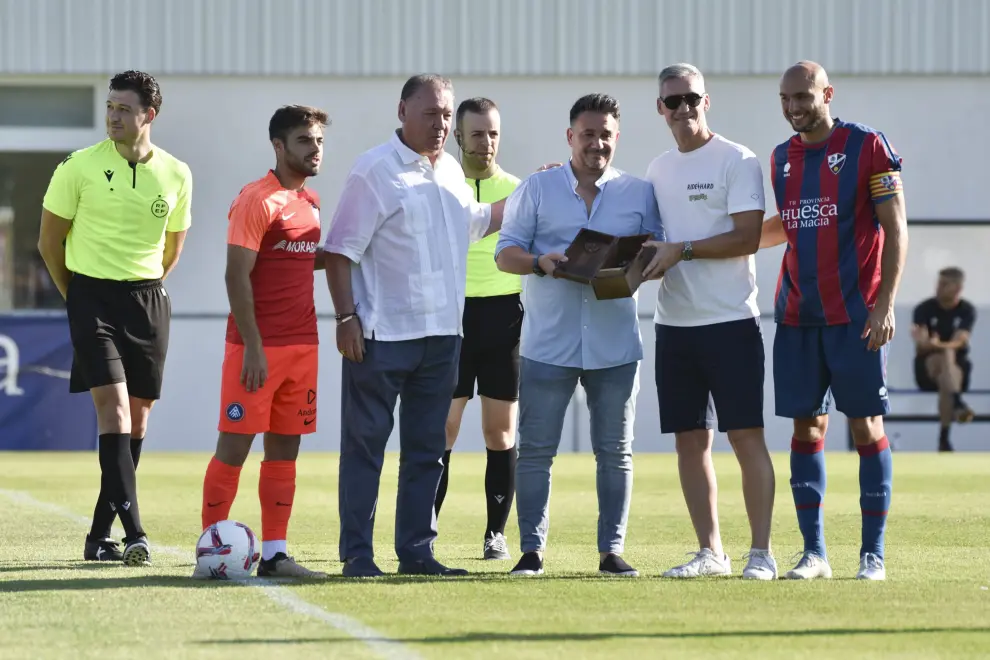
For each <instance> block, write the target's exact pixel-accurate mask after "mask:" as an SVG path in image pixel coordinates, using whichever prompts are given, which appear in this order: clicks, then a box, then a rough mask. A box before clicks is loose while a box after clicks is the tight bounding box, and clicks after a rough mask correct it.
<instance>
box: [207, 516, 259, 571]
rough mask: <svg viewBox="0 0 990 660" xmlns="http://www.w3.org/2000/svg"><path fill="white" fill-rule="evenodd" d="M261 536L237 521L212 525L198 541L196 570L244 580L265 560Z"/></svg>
mask: <svg viewBox="0 0 990 660" xmlns="http://www.w3.org/2000/svg"><path fill="white" fill-rule="evenodd" d="M259 546H260V544H259V543H258V539H257V537H256V536H255V535H254V532H252V531H251V529H250V528H249V527H248V526H247V525H245V524H244V523H239V522H237V521H235V520H221V521H220V522H218V523H215V524H213V525H210V526H209V527H207V528H206V529H205V530H203V533H202V534H201V535H200V537H199V541H197V542H196V572H197V573H198V574H200V575H202V576H204V577H206V576H209V577H211V578H213V579H215V580H242V579H244V578H246V577H249V576H250V575H251V572H252V571H254V567H255V566H257V565H258V560H259V559H261V553H260V552H259V549H260V548H259Z"/></svg>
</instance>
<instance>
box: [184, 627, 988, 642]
mask: <svg viewBox="0 0 990 660" xmlns="http://www.w3.org/2000/svg"><path fill="white" fill-rule="evenodd" d="M943 633H976V634H980V635H986V634H990V628H957V627H945V628H936V627H933V628H820V629H814V630H719V631H706V632H641V633H636V632H599V633H582V632H574V633H500V632H473V633H464V634H460V635H438V636H425V637H396V638H361V639H355V638H350V637H346V638H334V637H325V638H321V637H305V638H296V639H207V640H197V641H194V642H190V644H200V645H232V646H236V645H245V644H340V643H346V644H353V643H369V642H370V643H384V644H389V643H391V644H471V643H477V642H600V641H608V640H632V639H719V638H721V639H731V638H753V637H816V636H821V637H826V636H833V635H918V634H943Z"/></svg>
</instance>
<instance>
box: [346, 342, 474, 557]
mask: <svg viewBox="0 0 990 660" xmlns="http://www.w3.org/2000/svg"><path fill="white" fill-rule="evenodd" d="M460 348H461V338H460V337H458V336H456V335H451V336H439V337H426V338H423V339H412V340H409V341H377V340H365V353H364V361H363V362H361V363H356V362H352V361H350V360H346V359H345V360H344V367H343V373H342V377H341V378H342V383H341V399H340V405H341V434H340V472H339V486H338V495H339V502H338V507H339V513H340V560H341V561H345V560H347V559H350V558H353V557H374V538H373V537H374V527H375V510H376V509H377V507H378V486H379V481H380V479H381V472H382V463H383V462H384V460H385V445H386V444H387V442H388V438H389V436H390V435H391V433H392V429H393V427H394V425H395V417H394V411H395V403H396V399H397V398H399V399H400V401H401V403H400V405H399V492H398V497H397V501H396V509H395V554H396V555H397V556H398V558H399V560H400V561H415V560H419V559H426V558H429V557H432V556H433V542H434V541H435V540H436V538H437V518H436V514H435V512H434V509H433V503H434V501H435V500H436V496H437V488H438V487H439V485H440V476H441V474H442V472H443V454H444V450H445V449H446V446H447V435H446V431H445V427H446V423H447V413H448V412H449V411H450V401H451V398H452V397H453V394H454V387H455V386H456V384H457V366H458V359H459V355H460Z"/></svg>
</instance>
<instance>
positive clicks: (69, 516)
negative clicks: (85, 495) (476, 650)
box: [0, 489, 419, 660]
mask: <svg viewBox="0 0 990 660" xmlns="http://www.w3.org/2000/svg"><path fill="white" fill-rule="evenodd" d="M0 496H3V497H5V498H7V499H8V500H10V501H12V502H14V503H15V504H20V505H22V506H26V507H30V508H32V509H37V510H39V511H45V512H47V513H50V514H52V515H55V516H58V517H60V518H64V519H66V520H71V521H72V522H74V523H77V524H80V525H84V526H86V527H88V526H89V525H90V523H91V522H92V521H90V520H89V519H88V518H86V517H85V516H80V515H79V514H77V513H74V512H73V511H70V510H69V509H65V508H63V507H60V506H58V505H56V504H51V503H50V502H42V501H41V500H39V499H36V498H34V497H32V496H31V495H30V494H29V493H26V492H24V491H16V490H4V489H0ZM115 533H116V534H117V535H120V534H121V531H120V530H115ZM151 549H152V550H153V551H154V552H157V553H160V554H163V555H170V556H172V557H178V558H180V559H185V560H191V559H192V557H191V554H192V553H191V552H189V551H186V550H181V549H180V548H173V547H169V546H166V545H158V544H155V543H152V544H151ZM189 579H190V580H191V579H192V578H189ZM239 582H240V583H241V584H244V585H247V586H250V587H254V588H256V589H260V590H261V592H262V593H263V594H265V595H266V596H267V597H268V598H270V599H271V600H272V601H274V602H275V603H277V604H278V605H281V606H282V607H284V608H285V609H287V610H289V611H291V612H294V613H295V614H299V615H301V616H305V617H309V618H312V619H316V620H317V621H322V622H323V623H326V624H327V625H329V626H331V627H332V628H336V629H337V630H339V631H340V632H342V633H344V634H346V635H349V636H351V637H353V638H354V639H357V640H359V641H361V642H364V644H365V645H366V646H367V647H368V648H369V649H370V650H371V651H373V652H374V653H375V655H377V656H378V657H381V658H388V659H389V660H418V658H419V656H418V655H417V654H416V653H415V652H413V651H412V649H409V648H407V647H405V646H403V645H402V644H401V643H400V642H397V641H394V640H390V639H389V638H388V637H386V636H385V635H383V634H381V633H380V632H378V631H377V630H375V629H373V628H369V627H368V626H366V625H364V624H363V623H361V622H360V621H358V620H357V619H354V618H352V617H349V616H347V615H346V614H340V613H338V612H328V611H327V610H325V609H323V608H322V607H318V606H316V605H313V604H312V603H308V602H306V601H305V600H303V599H302V598H300V597H299V596H297V595H295V594H294V593H292V591H290V590H288V589H285V588H284V587H280V586H277V585H276V584H274V583H272V582H270V581H268V580H264V579H259V578H252V579H250V580H244V581H239Z"/></svg>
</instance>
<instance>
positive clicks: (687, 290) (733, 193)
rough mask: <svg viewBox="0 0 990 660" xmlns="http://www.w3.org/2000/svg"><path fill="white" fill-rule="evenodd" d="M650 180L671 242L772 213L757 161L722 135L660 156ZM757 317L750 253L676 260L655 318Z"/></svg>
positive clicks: (694, 322)
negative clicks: (742, 217)
mask: <svg viewBox="0 0 990 660" xmlns="http://www.w3.org/2000/svg"><path fill="white" fill-rule="evenodd" d="M646 179H647V180H648V181H650V182H651V183H652V184H653V190H654V191H655V193H656V198H657V203H658V204H659V206H660V217H661V218H663V226H664V229H666V232H667V240H668V241H670V242H672V243H677V242H681V241H699V240H701V239H703V238H709V237H711V236H717V235H719V234H724V233H726V232H729V231H732V228H733V226H734V225H733V222H732V218H731V217H730V216H731V214H733V213H740V212H743V211H765V210H766V204H765V199H764V193H763V170H762V168H761V167H760V161H759V159H757V157H756V155H755V154H754V153H753V152H752V151H750V150H749V149H747V148H746V147H744V146H742V145H741V144H736V143H734V142H730V141H729V140H726V139H725V138H723V137H721V136H720V135H715V136H714V137H713V138H712V139H711V140H709V141H708V143H707V144H706V145H705V146H703V147H701V148H700V149H695V150H694V151H689V152H687V153H681V152H680V151H678V150H677V149H676V148H675V149H671V150H670V151H667V152H665V153H663V154H660V155H659V156H657V157H656V158H655V159H654V160H653V162H652V163H650V166H649V168H647V170H646ZM759 315H760V310H759V307H758V306H757V304H756V259H755V257H754V256H753V255H750V256H748V257H735V258H732V259H697V258H695V259H692V260H691V261H681V262H680V263H678V264H677V265H676V266H674V267H673V268H671V269H670V270H669V271H667V273H666V274H665V275H664V276H663V279H662V280H661V281H660V291H659V293H658V294H657V308H656V314H655V315H654V320H655V322H656V323H659V324H662V325H674V326H699V325H710V324H713V323H725V322H728V321H738V320H741V319H746V318H753V317H755V316H759Z"/></svg>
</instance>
